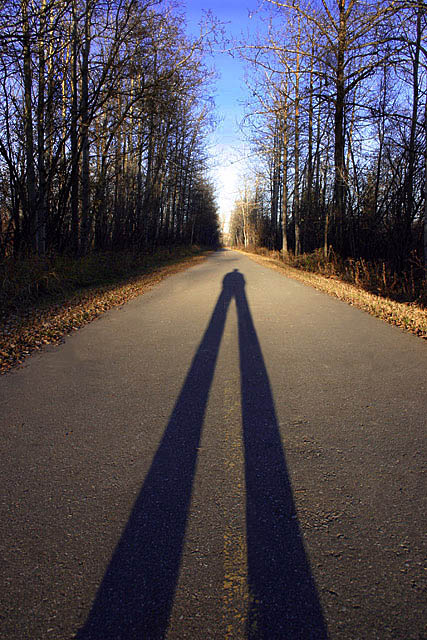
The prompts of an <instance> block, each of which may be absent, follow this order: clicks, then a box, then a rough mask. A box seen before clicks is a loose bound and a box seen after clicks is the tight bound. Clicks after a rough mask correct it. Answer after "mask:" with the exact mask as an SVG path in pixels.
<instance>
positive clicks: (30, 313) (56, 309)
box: [0, 251, 206, 374]
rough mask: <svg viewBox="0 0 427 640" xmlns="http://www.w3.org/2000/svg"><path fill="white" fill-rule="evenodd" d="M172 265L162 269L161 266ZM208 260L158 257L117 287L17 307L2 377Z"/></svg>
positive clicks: (2, 347) (0, 349)
mask: <svg viewBox="0 0 427 640" xmlns="http://www.w3.org/2000/svg"><path fill="white" fill-rule="evenodd" d="M162 259H163V262H165V261H166V262H169V264H166V265H164V266H159V262H161V261H162ZM205 259H206V254H200V251H199V253H198V255H191V256H188V255H187V257H185V258H183V257H181V258H179V259H178V260H177V258H176V257H175V260H174V261H173V263H172V264H170V262H171V261H172V260H173V256H169V257H163V258H162V257H160V258H159V257H158V258H157V262H156V265H157V266H152V267H147V266H146V267H145V270H146V271H148V272H147V273H144V274H142V275H137V276H133V277H131V278H127V279H124V278H123V280H122V281H121V282H116V283H113V284H104V285H102V286H100V285H98V286H92V287H86V288H83V289H81V288H80V289H78V290H75V291H74V292H72V293H69V292H68V293H67V294H64V293H61V295H59V294H58V295H57V296H56V297H52V295H50V296H47V297H46V296H45V297H44V298H43V297H42V298H40V297H39V296H38V299H37V301H36V303H34V304H32V305H29V304H26V305H24V304H23V303H21V304H20V305H16V304H15V306H14V308H13V310H9V312H8V313H7V314H5V313H3V319H2V323H1V328H0V374H3V373H6V372H7V371H9V370H10V369H11V368H13V367H15V366H17V365H20V364H22V363H23V362H24V360H25V359H26V358H27V357H28V356H29V355H30V354H31V353H33V352H34V351H39V350H40V349H42V348H43V346H44V345H46V344H56V343H58V342H61V341H62V339H63V338H64V336H65V335H66V334H68V333H71V332H72V331H75V330H77V329H79V328H80V327H82V326H83V325H85V324H87V323H89V322H91V321H92V320H94V319H95V318H97V317H98V316H100V315H101V314H102V313H104V312H105V311H108V310H109V309H112V308H113V307H118V306H121V305H123V304H124V303H125V302H128V301H129V300H132V299H133V298H136V297H137V296H140V295H141V294H143V293H145V292H147V291H149V290H150V289H152V288H153V287H154V286H155V285H156V284H158V283H159V282H161V280H163V279H164V278H166V277H167V276H169V275H171V274H173V273H177V272H179V271H183V270H184V269H187V268H188V267H190V266H192V265H194V264H197V263H199V262H201V261H203V260H205Z"/></svg>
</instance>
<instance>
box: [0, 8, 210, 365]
mask: <svg viewBox="0 0 427 640" xmlns="http://www.w3.org/2000/svg"><path fill="white" fill-rule="evenodd" d="M0 18H1V21H2V33H1V37H0V54H1V60H2V65H1V68H0V369H1V370H2V371H5V370H6V369H8V368H10V367H11V366H13V365H14V364H17V363H20V362H22V360H23V358H24V357H25V356H26V355H28V353H30V352H32V351H33V350H35V349H39V348H40V347H41V346H42V345H43V344H47V343H52V342H56V341H58V340H60V339H61V338H62V336H63V335H64V334H65V333H67V332H69V331H71V330H73V329H76V328H78V327H79V326H81V325H82V324H84V323H86V322H88V321H89V320H90V319H93V318H94V317H96V316H97V315H99V314H100V313H102V312H103V311H104V310H106V309H109V308H111V307H112V306H117V305H120V304H123V302H125V301H126V300H129V299H130V298H132V297H134V296H135V295H139V294H140V293H141V292H144V291H145V290H146V289H147V287H149V286H151V285H152V283H153V282H156V281H158V280H159V279H161V278H162V277H164V276H165V275H167V274H168V273H171V272H174V271H176V270H178V269H181V268H183V267H184V266H187V265H188V264H191V263H193V262H194V261H198V260H201V259H203V257H202V254H203V252H202V250H201V249H199V248H198V247H204V248H214V247H216V246H217V245H218V242H219V222H218V215H217V204H216V201H215V194H214V187H213V184H212V182H211V181H210V179H209V176H208V169H207V157H208V154H207V151H206V146H207V139H208V136H209V134H210V132H211V131H212V130H213V126H214V120H213V115H212V114H213V107H214V105H213V100H212V98H211V93H212V91H211V82H212V79H213V73H212V72H211V70H210V69H208V67H207V66H206V64H205V61H204V60H205V54H206V51H207V50H208V49H209V46H210V45H209V40H210V38H211V37H214V33H215V29H216V25H215V23H214V20H213V19H211V18H209V17H207V18H206V23H205V24H203V25H201V29H200V34H199V35H198V36H197V37H194V38H191V37H188V36H187V34H186V30H185V21H184V15H183V9H182V7H180V6H179V5H178V4H177V5H174V6H173V7H172V5H170V4H169V3H165V2H163V0H131V1H130V2H118V3H115V2H104V1H103V0H72V1H71V2H66V3H64V2H62V0H34V1H32V2H29V0H19V1H18V2H12V1H8V0H7V1H6V2H3V3H1V6H0Z"/></svg>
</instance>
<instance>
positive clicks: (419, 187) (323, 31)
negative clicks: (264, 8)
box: [230, 0, 427, 270]
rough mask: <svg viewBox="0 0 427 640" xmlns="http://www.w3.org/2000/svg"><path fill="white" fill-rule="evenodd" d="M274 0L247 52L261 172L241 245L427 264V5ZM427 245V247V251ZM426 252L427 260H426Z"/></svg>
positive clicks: (237, 232) (243, 208)
mask: <svg viewBox="0 0 427 640" xmlns="http://www.w3.org/2000/svg"><path fill="white" fill-rule="evenodd" d="M269 2H270V9H271V10H270V13H269V16H268V22H266V27H265V33H264V34H262V35H260V36H259V38H258V39H257V40H256V41H254V42H253V43H252V44H251V45H249V46H248V45H244V46H242V48H241V51H242V56H243V57H244V58H245V59H246V60H247V62H248V65H249V69H250V76H249V80H248V83H249V86H250V89H251V95H252V96H253V100H252V102H251V104H248V108H247V117H246V126H247V130H248V132H249V136H250V138H251V141H252V146H253V149H254V151H255V152H256V154H257V155H258V158H259V159H260V163H259V164H258V170H257V171H258V177H257V179H256V180H255V186H253V184H254V181H253V180H252V187H251V188H249V187H246V188H244V189H242V194H241V197H240V199H239V201H238V202H236V206H235V210H234V214H233V218H232V222H231V229H230V231H231V237H232V242H234V243H241V244H246V245H247V244H255V245H262V246H265V247H269V248H272V249H280V250H283V252H284V253H285V254H286V253H287V252H288V251H292V252H293V253H294V254H296V255H298V254H301V253H303V252H312V251H313V250H316V249H317V250H318V249H322V251H323V252H324V254H325V256H327V255H328V252H329V251H330V249H331V248H333V250H334V252H335V253H336V254H339V255H340V256H341V257H342V258H347V257H352V258H363V259H366V260H370V261H384V262H386V263H388V264H390V265H391V266H392V268H393V269H396V270H400V269H404V268H406V266H407V265H408V261H412V263H413V264H419V265H420V268H421V270H422V263H423V260H425V265H426V266H427V199H426V190H427V189H426V187H427V44H426V36H427V8H426V5H425V3H424V2H423V1H419V0H413V1H408V2H403V1H399V0H397V1H396V0H394V1H391V0H378V1H375V2H374V1H370V0H308V1H307V0H288V1H284V0H283V1H282V2H275V1H274V0H269ZM423 247H424V248H423ZM423 255H424V258H423Z"/></svg>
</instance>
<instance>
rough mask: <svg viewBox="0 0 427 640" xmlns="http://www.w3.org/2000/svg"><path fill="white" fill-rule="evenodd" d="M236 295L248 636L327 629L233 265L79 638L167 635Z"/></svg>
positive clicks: (153, 639) (126, 639)
mask: <svg viewBox="0 0 427 640" xmlns="http://www.w3.org/2000/svg"><path fill="white" fill-rule="evenodd" d="M233 297H234V298H235V300H236V306H237V312H238V326H239V350H240V369H241V397H242V419H243V436H244V448H245V474H246V493H247V496H246V503H247V510H246V519H247V546H248V582H249V591H250V596H251V597H250V608H249V612H248V629H247V635H248V638H251V639H253V640H255V638H271V639H273V638H281V639H285V638H289V639H297V638H313V639H314V638H319V639H320V638H327V631H326V626H325V622H324V620H323V616H322V611H321V607H320V603H319V599H318V596H317V593H316V588H315V585H314V581H313V578H312V575H311V571H310V566H309V563H308V560H307V557H306V554H305V551H304V546H303V542H302V537H301V533H300V530H299V526H298V521H297V517H296V511H295V506H294V502H293V498H292V490H291V486H290V481H289V477H288V473H287V469H286V462H285V457H284V453H283V449H282V444H281V440H280V435H279V430H278V425H277V419H276V415H275V409H274V403H273V397H272V393H271V389H270V384H269V380H268V376H267V371H266V368H265V365H264V360H263V357H262V353H261V349H260V345H259V342H258V338H257V335H256V331H255V327H254V324H253V321H252V317H251V313H250V310H249V306H248V303H247V299H246V295H245V281H244V278H243V275H242V274H241V273H239V272H238V271H237V269H235V270H234V271H233V272H231V273H228V274H227V275H226V276H225V278H224V280H223V289H222V292H221V294H220V296H219V298H218V300H217V303H216V305H215V308H214V311H213V313H212V316H211V319H210V322H209V324H208V327H207V329H206V331H205V334H204V336H203V338H202V341H201V343H200V345H199V347H198V350H197V352H196V355H195V357H194V359H193V362H192V364H191V367H190V369H189V372H188V374H187V377H186V379H185V382H184V385H183V387H182V390H181V393H180V395H179V398H178V400H177V402H176V404H175V407H174V409H173V411H172V415H171V417H170V420H169V423H168V425H167V427H166V430H165V433H164V435H163V438H162V441H161V443H160V445H159V447H158V449H157V452H156V454H155V456H154V458H153V461H152V464H151V467H150V469H149V471H148V474H147V477H146V479H145V482H144V484H143V487H142V489H141V492H140V494H139V496H138V498H137V500H136V502H135V504H134V507H133V509H132V513H131V515H130V517H129V520H128V523H127V525H126V527H125V529H124V531H123V533H122V536H121V538H120V540H119V543H118V545H117V547H116V549H115V551H114V553H113V557H112V559H111V561H110V564H109V566H108V568H107V570H106V573H105V576H104V578H103V580H102V583H101V585H100V587H99V589H98V592H97V595H96V597H95V601H94V603H93V606H92V609H91V611H90V613H89V616H88V619H87V621H86V623H85V625H84V627H83V628H82V629H81V630H80V632H79V633H78V635H77V638H78V639H79V640H94V639H96V640H136V639H137V638H138V640H141V639H144V640H161V639H162V638H164V637H165V635H166V632H167V627H168V621H169V616H170V612H171V608H172V604H173V598H174V594H175V590H176V585H177V581H178V574H179V566H180V559H181V554H182V548H183V543H184V536H185V529H186V523H187V519H188V513H189V508H190V498H191V491H192V484H193V479H194V473H195V468H196V460H197V449H198V446H199V442H200V437H201V430H202V425H203V419H204V415H205V410H206V405H207V401H208V394H209V389H210V387H211V384H212V379H213V375H214V370H215V364H216V360H217V356H218V351H219V346H220V342H221V337H222V334H223V331H224V325H225V321H226V316H227V311H228V307H229V305H230V302H231V300H232V298H233Z"/></svg>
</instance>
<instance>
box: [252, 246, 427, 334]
mask: <svg viewBox="0 0 427 640" xmlns="http://www.w3.org/2000/svg"><path fill="white" fill-rule="evenodd" d="M240 251H244V252H245V253H247V254H249V255H250V256H251V257H252V259H253V260H255V261H257V262H261V263H262V264H265V265H266V266H268V267H270V268H271V269H275V270H276V271H280V272H282V273H283V274H284V275H286V276H288V277H291V278H293V279H295V280H299V281H300V282H303V283H304V284H307V285H309V286H312V287H314V288H315V289H318V290H319V291H323V292H324V293H327V294H328V295H331V296H334V297H336V298H338V299H339V300H343V301H344V302H346V303H347V304H350V305H352V306H354V307H357V308H358V309H362V310H363V311H366V312H367V313H369V314H371V315H373V316H375V317H377V318H381V319H382V320H385V321H386V322H388V323H389V324H393V325H396V326H398V327H401V328H403V329H405V330H406V331H409V332H410V333H413V334H415V335H417V336H419V337H421V338H424V339H427V309H426V306H427V305H426V303H427V291H426V284H425V281H424V283H423V280H422V279H421V280H417V279H416V277H415V272H413V273H412V274H411V273H410V274H409V276H408V275H407V276H406V277H405V278H402V279H400V280H399V279H398V277H397V275H395V274H392V273H390V272H389V271H387V269H386V268H385V267H383V266H382V265H380V266H378V265H377V266H375V267H373V266H372V265H368V263H364V262H363V261H358V263H355V262H351V261H347V262H346V264H345V263H340V261H339V260H337V259H335V258H334V257H333V258H332V259H329V260H325V259H324V257H323V256H322V255H321V254H320V253H317V252H316V254H310V255H304V256H298V258H295V257H293V256H289V258H287V259H284V258H283V256H282V255H281V254H280V253H279V252H277V251H276V252H273V251H268V250H267V249H259V248H254V247H246V248H243V247H241V248H240Z"/></svg>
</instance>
